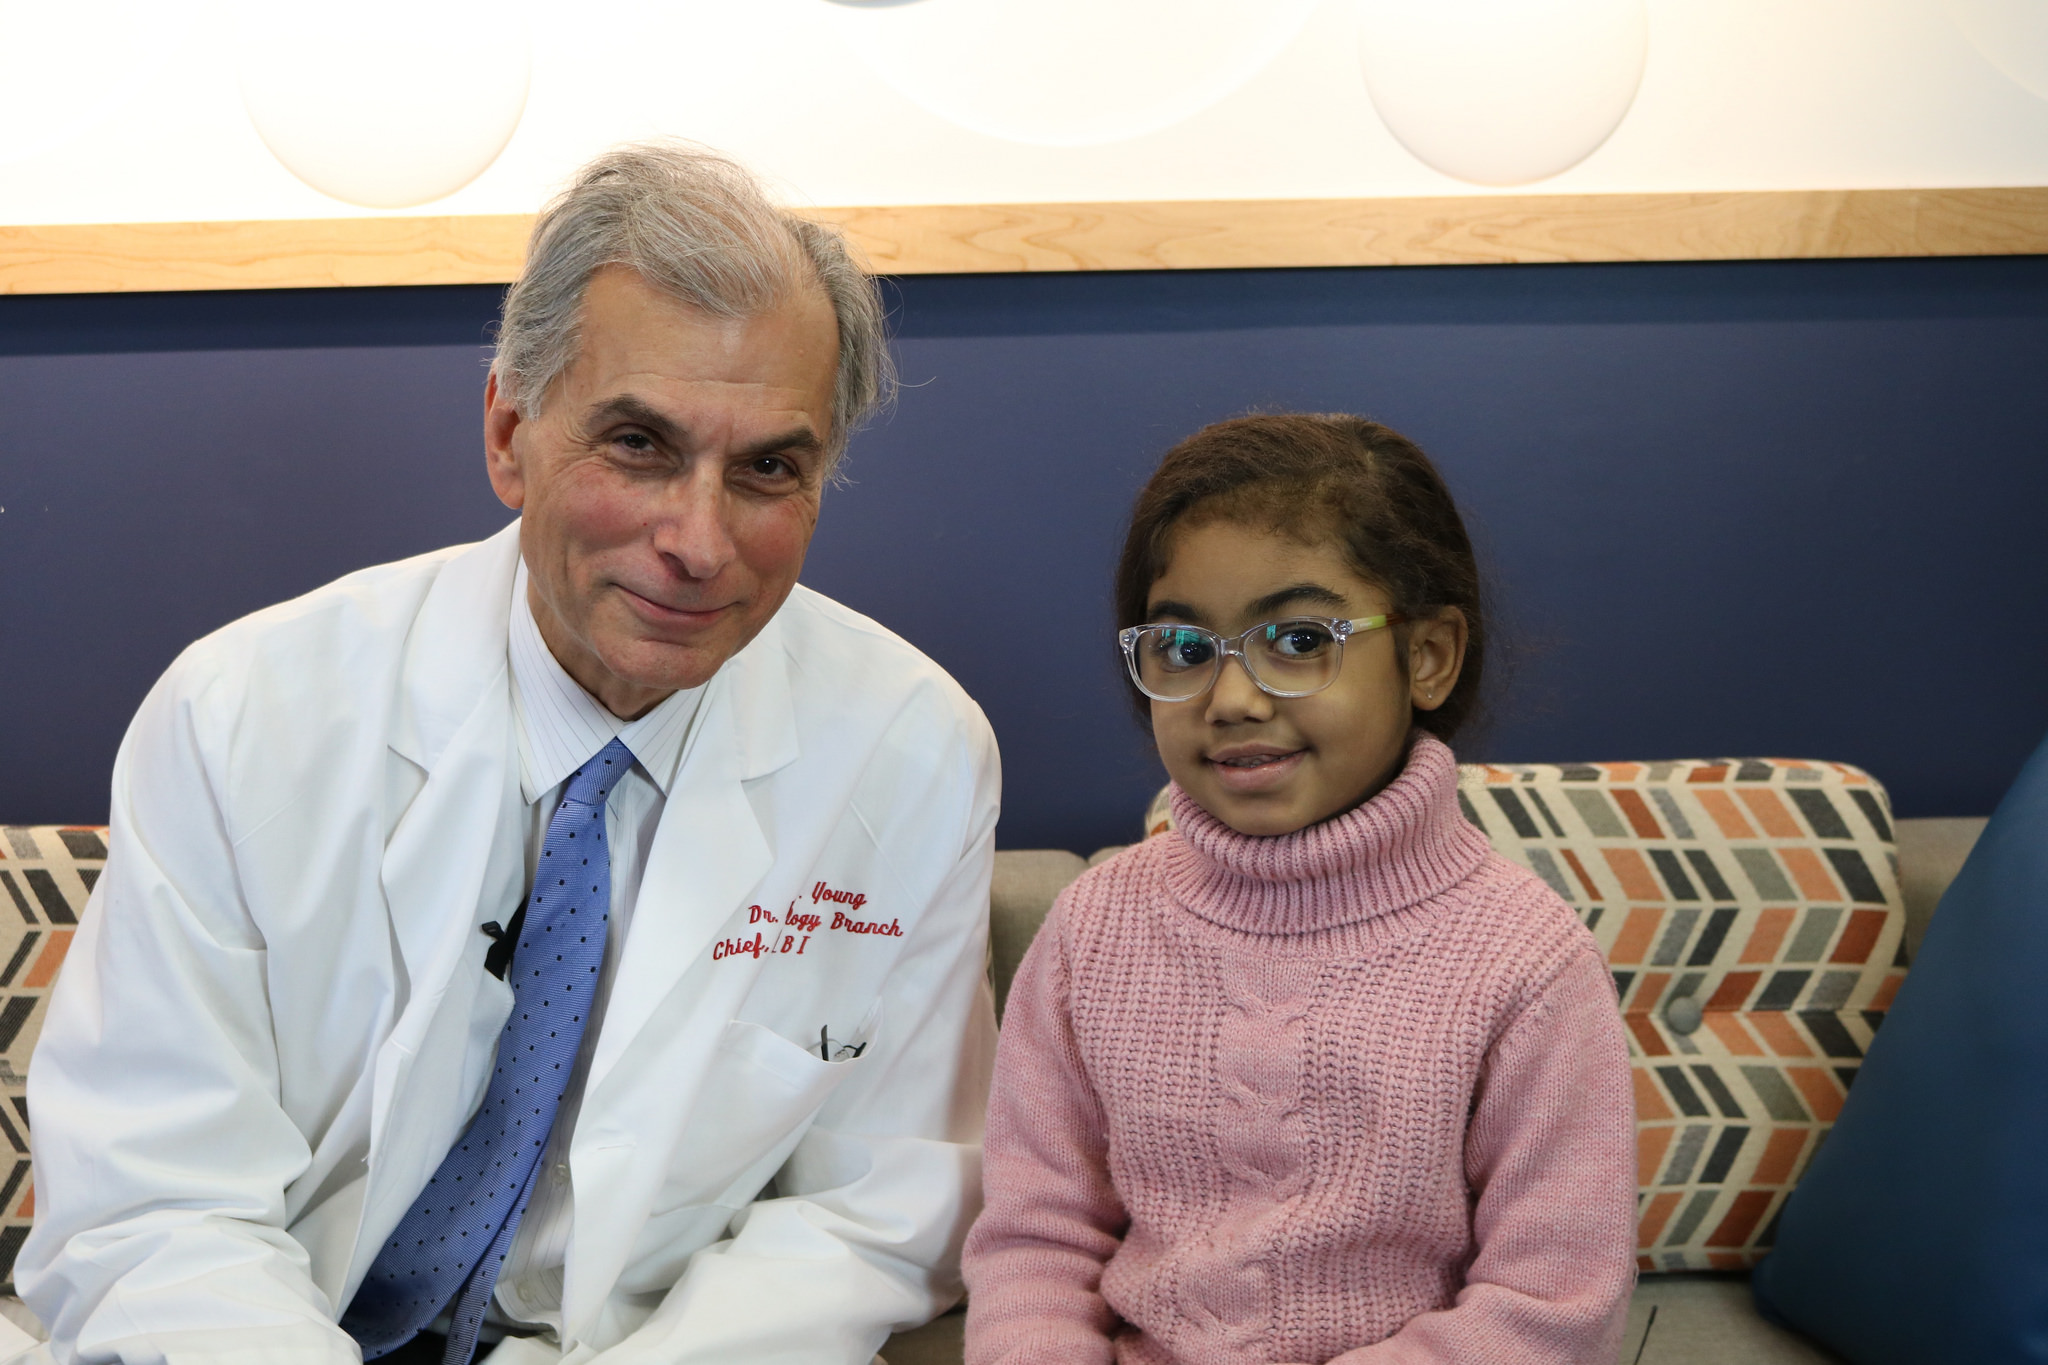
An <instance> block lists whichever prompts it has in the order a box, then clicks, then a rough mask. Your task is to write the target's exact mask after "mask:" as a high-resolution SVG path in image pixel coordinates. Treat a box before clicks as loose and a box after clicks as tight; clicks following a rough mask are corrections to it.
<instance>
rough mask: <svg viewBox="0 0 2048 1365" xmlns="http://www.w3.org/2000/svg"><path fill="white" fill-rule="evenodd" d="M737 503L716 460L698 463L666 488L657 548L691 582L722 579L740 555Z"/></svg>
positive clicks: (656, 536)
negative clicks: (734, 516)
mask: <svg viewBox="0 0 2048 1365" xmlns="http://www.w3.org/2000/svg"><path fill="white" fill-rule="evenodd" d="M731 516H732V499H731V496H730V494H729V492H728V490H727V489H726V487H725V481H724V479H723V478H721V477H720V471H719V470H718V469H717V468H716V465H715V462H713V461H710V460H702V461H697V462H695V463H694V464H693V465H692V467H691V468H690V470H689V471H688V473H686V474H685V475H683V476H682V477H681V478H679V479H675V480H671V481H670V482H669V484H668V485H667V487H666V489H665V496H664V498H663V500H662V507H661V515H660V517H659V519H658V520H657V522H656V524H655V528H654V548H655V549H657V550H659V551H660V552H661V554H662V556H663V557H664V558H666V559H668V560H669V561H671V562H672V563H673V564H674V565H675V567H676V570H677V571H678V572H679V573H681V574H682V575H683V576H684V577H686V578H696V579H706V578H716V577H717V576H718V575H719V573H720V571H722V570H723V569H724V568H725V567H726V566H727V565H729V564H731V563H732V561H733V559H734V558H735V557H736V555H737V554H738V550H737V548H736V547H735V546H734V544H733V538H732V526H731Z"/></svg>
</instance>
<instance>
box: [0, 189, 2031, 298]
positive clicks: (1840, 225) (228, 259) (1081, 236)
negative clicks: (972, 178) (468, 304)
mask: <svg viewBox="0 0 2048 1365" xmlns="http://www.w3.org/2000/svg"><path fill="white" fill-rule="evenodd" d="M809 212H810V213H811V214H812V215H813V216H815V217H817V218H820V219H824V220H828V221H831V222H836V223H839V224H841V225H843V226H844V227H845V228H846V229H847V230H848V231H849V232H850V234H851V235H852V236H853V238H854V239H855V240H856V241H857V242H858V243H859V244H860V245H861V247H862V248H863V249H864V250H865V251H866V252H867V254H868V257H869V259H870V260H871V261H872V262H873V264H874V266H875V268H876V269H878V270H881V271H884V272H887V273H891V274H906V275H917V274H934V273H982V272H1016V271H1036V270H1187V269H1214V268H1220V267H1232V266H1349V265H1498V264H1513V263H1533V262H1556V261H1706V260H1763V259H1787V258H1798V257H1831V256H1832V257H1845V256H1997V255H2032V254H2039V253H2048V187H2025V188H2011V189H1950V190H1799V191H1751V192H1742V193H1723V194H1597V195H1596V194H1587V195H1483V196H1467V197H1456V198H1438V199H1296V200H1280V199H1270V200H1260V199H1246V200H1209V201H1189V202H1156V203H1154V202H1140V203H1123V204H970V205H934V206H913V207H900V208H839V209H833V208H823V209H814V210H810V211H809ZM531 221H532V220H531V219H529V218H526V217H524V216H522V215H505V216H495V217H480V216H479V217H442V218H336V219H309V220H272V221H261V222H243V223H117V224H91V225H84V226H62V227H0V293H18V294H49V293H103V292H114V291H122V290H163V289H276V288H309V287H321V286H332V285H391V284H502V283H504V282H506V281H508V280H510V279H512V278H513V276H514V275H516V274H517V273H518V269H519V262H520V260H521V257H522V254H523V252H524V250H525V245H526V232H527V228H528V227H529V226H530V224H531Z"/></svg>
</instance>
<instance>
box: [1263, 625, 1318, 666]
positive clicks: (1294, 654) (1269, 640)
mask: <svg viewBox="0 0 2048 1365" xmlns="http://www.w3.org/2000/svg"><path fill="white" fill-rule="evenodd" d="M1333 643H1334V640H1333V638H1332V636H1331V635H1330V632H1329V631H1328V630H1326V629H1324V628H1323V627H1322V626H1319V625H1316V624H1315V623H1314V622H1312V621H1288V622H1286V623H1284V624H1281V625H1278V626H1270V627H1268V628H1267V634H1266V648H1267V649H1269V650H1271V651H1272V652H1273V653H1274V654H1276V655H1278V656H1279V657H1280V658H1283V659H1313V658H1315V657H1316V656H1317V655H1318V654H1321V653H1322V652H1323V651H1324V650H1326V649H1328V648H1329V647H1330V646H1331V644H1333Z"/></svg>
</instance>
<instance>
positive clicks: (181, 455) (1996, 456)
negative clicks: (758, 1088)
mask: <svg viewBox="0 0 2048 1365" xmlns="http://www.w3.org/2000/svg"><path fill="white" fill-rule="evenodd" d="M891 287H892V289H893V290H894V291H895V293H896V296H897V302H898V308H899V328H898V330H899V336H900V339H901V352H902V358H903V369H904V374H905V378H906V379H907V380H909V381H911V383H912V385H913V387H911V388H909V389H907V390H906V391H905V393H904V395H903V398H902V401H901V402H900V404H899V405H898V408H897V410H896V412H895V413H894V415H893V416H892V417H891V418H890V419H889V420H888V421H887V422H885V423H884V424H882V425H880V426H878V427H877V428H875V429H874V430H872V431H871V432H869V433H868V434H867V435H865V436H863V437H862V438H861V439H860V440H859V441H858V442H857V443H856V445H855V447H854V452H853V456H852V460H851V463H850V465H849V468H848V472H849V474H850V476H851V478H852V479H853V483H852V484H851V485H850V486H848V487H846V488H843V489H839V490H835V491H834V492H833V493H832V494H831V495H829V496H828V498H827V502H826V511H825V517H824V522H823V525H822V527H821V529H820V531H819V534H818V538H817V541H816V543H815V545H814V547H813V550H812V554H811V560H810V563H809V566H808V568H807V570H806V573H805V578H806V581H808V582H810V583H811V584H813V585H814V586H816V587H818V588H820V589H822V590H824V591H826V592H828V593H831V594H833V595H834V596H837V597H840V598H842V599H843V600H845V601H847V602H849V603H851V604H852V605H854V606H856V607H859V608H860V609H862V610H864V611H867V612H870V613H871V614H873V615H875V616H877V617H879V618H880V619H881V620H883V621H884V622H885V623H887V624H888V625H890V626H892V627H894V628H895V629H897V630H898V631H900V632H902V633H903V634H904V635H906V636H908V637H909V638H910V639H911V640H913V641H914V642H916V643H917V644H919V645H920V646H922V647H923V648H925V649H926V650H928V651H929V652H931V653H932V654H933V655H935V656H936V657H937V658H938V659H939V660H940V661H941V662H942V663H944V664H945V665H946V666H947V667H948V668H950V669H951V670H952V671H953V672H954V674H955V675H956V676H958V677H959V678H960V679H961V681H962V682H963V683H965V684H966V686H967V688H968V689H969V691H971V692H972V693H973V694H974V695H975V696H976V697H977V698H978V699H980V701H981V702H982V704H983V706H984V707H986V708H987V710H988V712H989V714H990V717H991V718H992V720H993V721H994V723H995V726H996V730H997V733H998V735H999V736H1000V737H1001V739H1002V742H1003V746H1004V760H1005V768H1006V778H1007V781H1006V801H1005V805H1006V812H1007V813H1006V815H1005V817H1004V824H1003V829H1002V842H1003V843H1004V845H1005V846H1009V847H1028V846H1038V845H1064V846H1067V847H1072V848H1078V849H1082V850H1087V849H1090V848H1093V847H1095V846H1098V845H1100V844H1104V843H1109V842H1114V841H1121V840H1123V839H1126V838H1128V837H1130V835H1131V834H1132V832H1133V827H1134V825H1135V823H1136V820H1137V813H1138V811H1139V810H1140V809H1141V808H1142V805H1143V802H1144V800H1145V798H1146V796H1147V795H1148V794H1149V792H1150V790H1151V788H1152V787H1153V786H1154V785H1155V784H1156V782H1157V781H1158V774H1157V770H1156V766H1155V765H1154V763H1153V762H1152V760H1151V759H1150V757H1149V753H1148V751H1147V749H1146V747H1145V744H1144V742H1143V736H1142V734H1141V733H1140V732H1139V731H1138V730H1137V729H1136V727H1135V726H1134V725H1133V724H1132V723H1131V722H1130V721H1129V720H1128V719H1127V716H1126V712H1125V709H1124V704H1123V700H1122V697H1121V695H1120V693H1119V690H1118V686H1119V685H1118V681H1117V675H1116V672H1115V668H1116V664H1115V660H1114V655H1113V651H1112V648H1111V645H1110V641H1109V638H1108V629H1109V611H1108V607H1107V604H1106V599H1107V587H1108V572H1109V566H1110V564H1111V562H1112V559H1113V557H1114V551H1115V547H1116V542H1117V539H1118V535H1119V528H1120V522H1121V519H1122V516H1123V514H1124V511H1125V508H1126V507H1127V505H1128V502H1129V498H1130V495H1131V493H1132V492H1133V490H1134V489H1135V488H1136V487H1137V485H1138V483H1139V482H1140V481H1141V480H1142V479H1143V477H1144V475H1145V473H1146V472H1147V470H1148V469H1149V467H1150V465H1151V463H1152V461H1153V460H1154V459H1156V457H1157V455H1158V454H1159V452H1160V451H1162V450H1163V449H1165V447H1166V446H1168V445H1169V444H1171V443H1172V442H1173V441H1174V440H1175V439H1177V438H1178V437H1179V436H1181V435H1183V434H1185V433H1186V432H1187V431H1189V430H1192V429H1193V428H1194V427H1196V426H1198V425H1200V424H1201V423H1203V422H1206V421H1210V420H1213V419H1215V418H1218V417H1223V416H1227V415H1230V414H1233V413H1236V412H1239V411H1242V410H1244V409H1246V408H1248V407H1254V406H1261V407H1269V408H1285V407H1295V408H1311V409H1319V410H1333V409H1346V410H1352V411H1359V412H1365V413H1369V414H1371V415H1373V416H1376V417H1378V418H1380V419H1382V420H1384V421H1387V422H1390V423H1392V424H1393V425H1394V426H1396V427H1398V428H1400V429H1402V430H1403V431H1405V432H1407V433H1408V434H1409V435H1411V436H1413V437H1414V438H1416V439H1417V440H1418V441H1420V442H1421V443H1422V445H1423V446H1424V447H1425V448H1426V449H1428V450H1429V451H1430V452H1431V453H1432V454H1433V455H1435V456H1436V457H1437V459H1438V461H1439V463H1440V464H1441V465H1442V466H1443V468H1444V470H1445V472H1446V474H1447V476H1448V477H1449V479H1450V481H1451V483H1452V486H1453V488H1454V489H1455V490H1456V491H1457V493H1458V494H1459V496H1460V499H1461V501H1462V502H1463V504H1464V506H1465V507H1466V509H1467V511H1468V514H1469V516H1470V518H1471V520H1472V522H1473V523H1474V528H1475V532H1476V534H1477V536H1478V538H1479V541H1480V544H1481V548H1482V552H1483V554H1484V555H1485V558H1486V561H1487V564H1488V566H1489V567H1490V569H1491V570H1492V577H1493V581H1494V582H1495V584H1496V585H1497V586H1498V596H1499V601H1500V604H1501V607H1502V611H1501V624H1502V628H1503V640H1504V642H1505V643H1506V645H1507V646H1508V648H1507V651H1506V656H1507V657H1508V658H1509V659H1510V661H1511V662H1512V663H1513V664H1514V665H1515V666H1514V667H1513V669H1512V670H1511V673H1510V676H1507V677H1505V678H1503V679H1502V681H1503V682H1504V683H1505V684H1506V685H1505V686H1503V687H1501V688H1500V689H1498V690H1497V691H1496V693H1495V697H1494V702H1493V708H1492V709H1493V720H1492V723H1491V725H1490V726H1489V727H1488V728H1487V729H1486V730H1485V731H1484V732H1483V733H1481V734H1479V735H1477V736H1475V737H1474V738H1473V739H1472V740H1471V741H1469V742H1467V743H1465V744H1464V745H1462V746H1461V747H1462V748H1463V750H1464V752H1465V753H1466V755H1467V756H1471V757H1490V758H1500V759H1588V758H1623V757H1627V758H1647V757H1659V756H1680V755H1697V754H1713V755H1725V754H1791V755H1810V756H1819V757H1826V758H1835V759H1842V760H1846V761H1849V762H1853V763H1858V764H1861V765H1863V766H1865V767H1868V768H1869V769H1871V770H1872V771H1873V772H1875V773H1876V774H1877V775H1878V776H1879V777H1880V778H1881V779H1883V780H1884V781H1885V782H1886V783H1887V784H1888V785H1889V786H1890V787H1891V789H1892V792H1893V796H1894V799H1895V801H1896V803H1897V805H1898V807H1899V809H1900V811H1901V813H1904V814H1968V813H1982V812H1985V811H1988V810H1989V809H1990V807H1991V806H1992V804H1993V803H1994V802H1995V801H1996V799H1997V797H1998V795H1999V793H2000V792H2001V791H2002V790H2003V788H2004V786H2005V784H2006V782H2007V781H2008V780H2009V779H2010V778H2011V776H2012V774H2013V773H2014V772H2016V771H2017V770H2018V767H2019V765H2020V763H2021V762H2022V761H2023V760H2024V758H2025V756H2026V755H2027V753H2028V752H2029V751H2030V750H2031V748H2032V746H2033V745H2034V744H2035V743H2036V742H2038V740H2039V739H2040V737H2041V733H2042V731H2043V729H2044V728H2048V555H2044V553H2043V544H2042V540H2043V536H2042V531H2041V524H2042V509H2043V508H2044V507H2048V461H2044V459H2043V458H2042V457H2043V449H2042V433H2043V432H2044V430H2048V382H2044V381H2043V378H2042V376H2043V375H2044V374H2048V259H2040V258H2010V259H1994V260H1982V261H1943V260H1923V261H1903V262H1807V263H1789V262H1784V263H1758V264H1718V265H1645V266H1556V267H1509V268H1470V267H1467V268H1454V269H1418V270H1377V271H1271V272H1267V271H1245V272H1185V273H1163V274H1138V275H1062V276H1036V277H1030V276H988V277H978V278H976V277H957V278H949V277H926V278H915V279H906V280H902V281H899V282H896V283H894V284H892V286H891ZM495 306H496V291H494V290H488V289H436V290H426V289H421V290H360V291H305V292H295V293H278V294H206V295H157V296H133V295H131V296H112V297H77V298H6V299H0V507H4V509H5V510H4V512H0V821H5V822H26V821H36V822H41V821H97V820H100V819H103V818H104V816H105V811H106V795H105V787H106V778H107V771H108V768H109V765H110V763H111V760H112V756H113V751H114V747H115V744H116V743H117V742H118V739H119V734H120V730H121V728H122V726H123V725H124V724H125V722H126V719H127V716H128V714H129V712H130V711H131V710H132V709H133V707H134V705H135V703H136V702H137V701H138V700H139V699H140V697H141V695H142V693H143V692H144V691H145V690H146V689H147V687H148V685H149V683H150V681H151V679H152V678H153V677H154V676H155V674H156V673H157V672H158V671H159V670H160V669H161V668H162V667H163V666H164V664H165V663H167V662H168V661H169V659H170V658H171V657H172V655H173V654H175V653H176V651H177V650H178V648H179V647H180V646H181V645H182V644H184V643H185V642H186V641H188V640H189V639H191V638H193V637H194V636H196V635H198V634H200V633H202V632H204V631H206V630H208V629H210V628H212V627H213V626H216V625H218V624H220V623H221V622H224V621H226V620H229V619H231V618H232V617H234V616H236V615H238V614H240V613H242V612H245V611H248V610H250V609H252V608H255V607H257V606H260V605H262V604H264V603H267V602H270V601H274V600H277V599H278V598H281V597H284V596H287V595H290V594H292V593H296V592H299V591H302V590H304V589H306V588H309V587H312V586H314V585H316V584H318V583H320V582H322V581H324V580H326V579H328V578H330V577H333V576H334V575H336V574H338V573H341V572H344V571H346V570H348V569H350V568H354V567H357V566H359V565H362V564H367V563H372V562H375V561H378V560H381V559H387V558H391V557H395V556H398V555H403V554H407V553H411V552H414V551H417V550H422V549H427V548H430V547H433V546H436V545H440V544H445V543H448V542H450V541H454V540H460V539H469V538H474V537H476V536H480V535H483V534H486V533H488V532H489V531H491V530H492V529H494V528H495V527H497V526H499V525H502V524H503V522H504V519H505V516H506V513H505V512H504V511H503V509H502V508H500V507H499V506H498V505H497V503H496V502H495V501H494V500H493V499H492V497H491V495H490V493H489V490H488V488H487V487H486V485H485V483H484V479H483V471H482V468H481V460H480V455H479V447H478V436H477V428H478V419H479V415H480V407H481V398H480V391H481V383H482V375H483V362H484V354H485V353H484V351H483V349H482V347H481V342H482V339H483V336H484V329H485V327H486V324H487V322H488V320H489V318H490V317H491V315H492V312H493V310H494V308H495Z"/></svg>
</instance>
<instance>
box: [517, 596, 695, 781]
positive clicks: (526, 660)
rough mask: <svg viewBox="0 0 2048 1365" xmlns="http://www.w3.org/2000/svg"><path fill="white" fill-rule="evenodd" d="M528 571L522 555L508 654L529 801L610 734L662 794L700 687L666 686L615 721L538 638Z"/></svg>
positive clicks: (680, 751)
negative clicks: (635, 715)
mask: <svg viewBox="0 0 2048 1365" xmlns="http://www.w3.org/2000/svg"><path fill="white" fill-rule="evenodd" d="M526 578H527V575H526V565H525V563H524V562H523V561H522V562H521V563H520V565H519V568H518V571H517V573H516V574H515V575H514V577H513V580H512V621H511V626H512V629H511V636H510V648H509V650H508V653H509V655H510V657H511V664H512V714H513V717H514V720H515V726H514V728H515V729H516V730H517V731H518V736H519V785H520V788H521V790H522V791H523V793H524V795H525V797H526V800H527V803H528V804H529V805H530V804H532V803H533V802H535V801H538V800H540V798H541V797H542V796H543V795H544V794H545V793H547V792H550V791H553V790H554V789H555V788H556V787H558V786H560V785H561V784H562V783H563V782H564V781H565V780H567V779H568V777H569V775H570V774H571V773H573V772H575V771H576V769H578V768H580V767H582V766H583V764H584V762H585V761H586V760H588V759H589V757H590V756H591V755H592V754H594V753H596V752H597V751H598V750H599V749H602V748H603V747H604V746H605V745H607V744H609V743H611V742H612V741H613V740H614V739H618V740H623V741H624V742H625V745H626V747H627V748H628V749H631V750H632V751H633V758H634V759H635V761H636V762H637V763H638V765H639V767H640V770H641V771H642V772H644V773H645V774H646V775H647V777H648V779H649V780H650V781H652V782H653V783H654V785H655V786H657V787H659V788H660V789H661V794H662V795H663V796H664V797H665V796H667V795H668V790H669V784H670V783H672V782H674V781H675V776H676V768H677V765H678V764H680V763H681V762H682V757H683V741H684V740H685V739H686V738H687V737H688V735H689V730H690V722H691V721H692V720H693V719H694V718H695V717H696V714H697V704H698V702H699V701H701V700H702V699H703V696H704V689H703V688H702V687H693V688H689V689H687V690H684V691H679V692H674V693H671V694H670V695H669V696H668V697H667V698H666V699H664V700H663V701H662V703H661V704H660V705H659V706H657V707H655V708H654V709H653V710H652V711H649V712H648V713H647V714H646V715H644V716H642V717H640V718H639V719H638V720H620V719H619V718H618V717H617V716H615V715H613V714H612V713H611V712H610V711H607V710H606V709H605V708H604V704H603V703H602V702H600V701H598V700H597V698H595V697H593V696H591V695H590V694H589V693H588V692H586V691H584V690H583V688H582V686H581V684H579V683H578V682H577V681H576V680H575V679H574V678H572V677H570V676H569V671H568V670H567V669H565V668H563V667H562V665H561V663H560V661H558V660H557V659H556V658H555V656H554V653H553V652H552V651H551V650H549V649H548V646H547V641H545V640H543V639H541V635H540V627H539V626H538V625H537V624H535V622H534V619H533V608H532V607H531V606H530V605H529V604H528V602H527V597H526V592H527V588H526Z"/></svg>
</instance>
